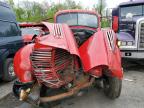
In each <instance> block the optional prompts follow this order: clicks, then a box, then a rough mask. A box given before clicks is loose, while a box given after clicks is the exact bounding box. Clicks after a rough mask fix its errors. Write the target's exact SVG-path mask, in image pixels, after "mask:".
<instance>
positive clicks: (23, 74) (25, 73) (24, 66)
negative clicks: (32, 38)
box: [14, 44, 34, 83]
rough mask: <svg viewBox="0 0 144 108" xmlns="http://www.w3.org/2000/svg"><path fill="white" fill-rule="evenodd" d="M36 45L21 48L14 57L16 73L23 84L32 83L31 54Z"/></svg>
mask: <svg viewBox="0 0 144 108" xmlns="http://www.w3.org/2000/svg"><path fill="white" fill-rule="evenodd" d="M33 46H34V44H29V45H26V46H25V47H23V48H21V49H20V50H19V51H18V52H17V53H16V55H15V57H14V71H15V74H16V76H17V77H18V78H19V80H20V81H21V82H23V83H25V82H32V81H33V77H32V67H31V62H30V54H31V52H32V48H33Z"/></svg>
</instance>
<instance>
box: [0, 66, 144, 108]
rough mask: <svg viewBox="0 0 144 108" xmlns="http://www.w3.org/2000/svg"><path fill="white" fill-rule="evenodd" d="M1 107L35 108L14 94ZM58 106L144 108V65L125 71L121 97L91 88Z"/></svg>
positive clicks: (0, 103)
mask: <svg viewBox="0 0 144 108" xmlns="http://www.w3.org/2000/svg"><path fill="white" fill-rule="evenodd" d="M0 108H34V107H33V106H30V105H28V104H26V103H23V102H19V101H18V100H17V99H16V98H15V97H14V96H13V95H12V94H10V95H8V96H7V97H6V98H4V99H2V100H1V101H0ZM56 108H144V66H142V65H135V66H133V65H132V66H129V67H128V68H127V69H126V70H125V72H124V79H123V88H122V93H121V96H120V98H118V99H116V100H110V99H108V98H106V97H105V95H104V93H103V91H102V90H98V89H95V88H94V89H90V90H89V91H88V92H87V93H85V94H84V95H83V96H80V97H73V98H69V99H67V100H64V101H62V103H61V104H60V105H58V106H57V107H56Z"/></svg>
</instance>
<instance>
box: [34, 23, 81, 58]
mask: <svg viewBox="0 0 144 108" xmlns="http://www.w3.org/2000/svg"><path fill="white" fill-rule="evenodd" d="M43 24H44V25H45V26H46V27H47V28H48V30H49V32H50V34H48V35H46V36H43V37H41V38H40V39H39V40H38V41H37V42H36V44H35V46H34V48H39V47H42V46H51V47H56V48H61V49H65V50H67V51H68V52H70V53H71V54H75V55H77V56H79V51H78V46H77V43H76V40H75V38H74V35H73V33H72V31H71V29H70V28H69V26H68V25H67V24H52V23H48V22H43Z"/></svg>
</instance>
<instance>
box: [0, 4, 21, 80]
mask: <svg viewBox="0 0 144 108" xmlns="http://www.w3.org/2000/svg"><path fill="white" fill-rule="evenodd" d="M22 46H23V41H22V37H21V31H20V28H19V26H18V25H17V21H16V17H15V14H14V12H13V11H12V9H11V8H10V7H9V6H8V5H7V4H5V3H2V2H0V79H3V80H4V81H11V80H13V79H14V78H15V73H14V69H13V57H14V55H15V52H16V51H17V50H18V49H19V48H20V47H22Z"/></svg>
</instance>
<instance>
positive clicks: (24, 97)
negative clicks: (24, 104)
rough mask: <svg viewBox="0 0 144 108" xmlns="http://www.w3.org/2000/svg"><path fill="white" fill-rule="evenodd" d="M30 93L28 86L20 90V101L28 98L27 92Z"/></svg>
mask: <svg viewBox="0 0 144 108" xmlns="http://www.w3.org/2000/svg"><path fill="white" fill-rule="evenodd" d="M29 93H30V88H28V89H27V90H21V91H20V99H19V100H20V101H25V100H27V98H28V94H29Z"/></svg>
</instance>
